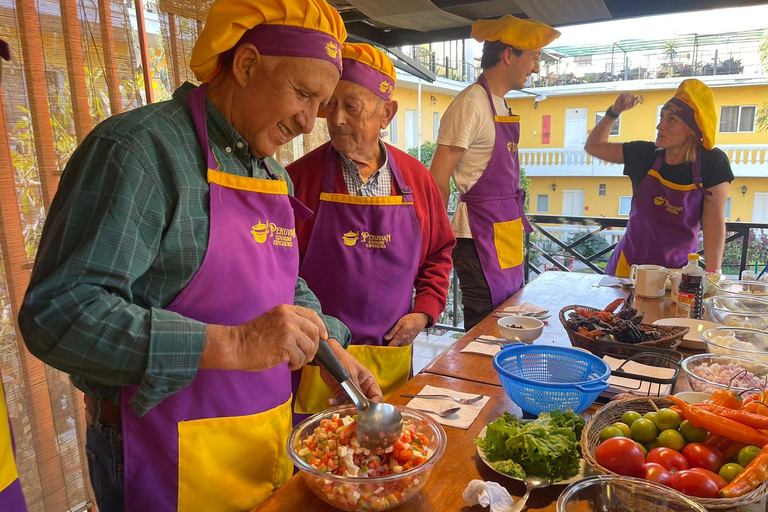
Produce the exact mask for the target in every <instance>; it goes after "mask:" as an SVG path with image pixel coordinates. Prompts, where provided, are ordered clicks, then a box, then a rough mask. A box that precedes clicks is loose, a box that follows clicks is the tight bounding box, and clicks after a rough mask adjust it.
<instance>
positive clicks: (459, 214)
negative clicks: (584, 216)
mask: <svg viewBox="0 0 768 512" xmlns="http://www.w3.org/2000/svg"><path fill="white" fill-rule="evenodd" d="M559 35H560V33H559V32H558V31H557V30H555V29H553V28H552V27H550V26H548V25H545V24H544V23H541V22H538V21H535V20H521V19H518V18H515V17H514V16H511V15H507V16H504V17H502V18H500V19H498V20H480V21H477V22H475V23H474V24H473V26H472V37H473V38H475V39H476V40H478V41H481V42H484V45H483V56H482V60H481V67H482V69H483V73H482V75H481V77H480V79H479V80H478V82H477V83H475V84H472V85H470V86H469V87H467V88H466V89H464V90H463V91H462V92H461V93H459V94H458V95H457V96H456V98H455V99H454V100H453V102H452V103H451V105H449V107H448V109H447V110H446V112H445V114H444V115H443V118H442V119H441V121H440V132H439V135H438V138H437V149H436V150H435V154H434V157H433V159H432V164H431V166H430V172H431V173H432V175H433V176H434V177H435V180H436V181H437V185H438V187H439V188H440V192H441V194H442V196H443V201H444V202H445V203H446V206H447V204H448V198H449V195H450V178H451V177H453V180H454V183H455V184H456V188H457V189H458V191H459V193H460V194H461V198H460V202H459V205H458V207H457V209H456V213H455V214H454V217H453V232H454V234H455V235H456V238H457V241H458V244H457V246H456V248H455V249H454V250H453V262H454V269H455V271H456V273H457V275H458V277H459V281H460V285H461V291H462V306H463V308H464V326H465V328H467V329H471V328H472V327H474V326H475V325H476V324H477V323H478V322H479V321H480V320H482V319H483V318H484V317H486V316H487V315H488V314H490V313H491V312H492V311H493V309H494V308H495V307H498V306H499V305H500V304H501V302H503V301H504V300H505V299H506V298H508V297H509V296H510V295H512V294H513V293H515V292H516V291H517V290H518V289H519V288H520V286H521V285H522V233H523V230H524V229H528V228H529V226H528V224H527V221H526V220H525V214H524V213H523V211H522V210H523V208H522V201H524V197H525V196H524V193H523V192H522V191H520V190H519V186H520V174H519V161H518V158H517V143H518V141H519V134H520V132H519V124H518V121H519V119H518V117H517V116H514V115H513V114H512V111H511V109H510V108H509V107H507V105H506V103H505V102H504V95H506V94H507V93H508V92H509V91H511V90H513V89H522V88H523V87H524V86H525V83H526V80H527V79H528V77H530V76H531V74H532V73H538V72H539V59H540V58H541V49H542V48H543V47H544V46H546V45H548V44H549V43H551V42H552V41H554V40H555V39H556V38H557V37H558V36H559ZM483 176H485V179H483V181H482V182H480V183H481V184H479V185H478V186H477V187H475V185H476V184H478V181H479V180H480V178H481V177H483ZM473 189H474V190H473ZM521 198H522V201H521ZM470 225H471V226H472V227H471V228H470Z"/></svg>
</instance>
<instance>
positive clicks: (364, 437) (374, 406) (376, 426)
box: [315, 340, 403, 450]
mask: <svg viewBox="0 0 768 512" xmlns="http://www.w3.org/2000/svg"><path fill="white" fill-rule="evenodd" d="M315 358H316V359H317V361H318V362H320V364H322V365H323V367H324V368H325V369H326V370H328V372H329V373H330V374H331V376H332V377H333V378H334V379H336V381H338V383H339V384H341V387H342V388H343V389H344V391H346V392H347V394H348V395H349V398H351V399H352V403H353V404H355V407H356V408H357V440H358V442H359V443H360V446H363V447H364V448H368V449H369V450H375V449H377V448H388V447H390V446H392V445H393V444H395V441H397V439H398V438H399V437H400V434H401V433H402V431H403V415H402V414H400V411H398V410H397V408H396V407H395V406H394V405H390V404H382V403H376V402H371V401H370V400H368V398H366V396H365V395H364V394H363V393H362V391H360V388H358V387H357V384H355V383H354V382H353V381H352V379H350V378H349V374H348V373H347V371H346V370H345V369H344V367H343V366H341V363H340V362H339V359H338V358H337V357H336V354H334V353H333V351H332V350H331V347H330V346H328V343H327V342H326V341H325V340H320V345H319V346H318V347H317V355H316V356H315Z"/></svg>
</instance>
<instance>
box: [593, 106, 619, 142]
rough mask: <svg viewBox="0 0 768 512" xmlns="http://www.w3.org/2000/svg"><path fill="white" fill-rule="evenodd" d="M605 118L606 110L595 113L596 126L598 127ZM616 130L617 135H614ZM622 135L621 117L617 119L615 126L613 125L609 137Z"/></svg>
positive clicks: (614, 122)
mask: <svg viewBox="0 0 768 512" xmlns="http://www.w3.org/2000/svg"><path fill="white" fill-rule="evenodd" d="M604 117H605V110H603V111H602V112H595V126H597V123H599V122H600V120H601V119H602V118H604ZM614 128H616V133H613V129H614ZM619 135H621V116H619V117H617V118H616V119H615V120H614V121H613V124H612V125H611V131H610V132H608V136H609V137H618V136H619Z"/></svg>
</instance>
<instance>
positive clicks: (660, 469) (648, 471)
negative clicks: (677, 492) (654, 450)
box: [640, 462, 672, 485]
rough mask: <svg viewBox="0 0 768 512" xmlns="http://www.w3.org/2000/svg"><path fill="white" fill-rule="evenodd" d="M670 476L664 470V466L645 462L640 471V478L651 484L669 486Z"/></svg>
mask: <svg viewBox="0 0 768 512" xmlns="http://www.w3.org/2000/svg"><path fill="white" fill-rule="evenodd" d="M671 477H672V474H671V473H670V472H669V471H667V470H666V469H664V466H662V465H661V464H657V463H655V462H646V463H645V464H643V469H642V470H641V471H640V478H645V479H646V480H649V481H651V482H656V483H657V484H661V485H669V480H670V478H671Z"/></svg>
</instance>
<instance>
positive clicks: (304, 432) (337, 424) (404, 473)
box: [288, 405, 446, 511]
mask: <svg viewBox="0 0 768 512" xmlns="http://www.w3.org/2000/svg"><path fill="white" fill-rule="evenodd" d="M397 407H398V409H399V410H400V412H401V413H402V415H403V431H402V433H401V435H400V438H399V439H398V440H397V441H396V442H395V444H394V445H393V446H390V447H388V448H385V449H380V450H368V449H366V448H363V447H362V446H360V444H359V443H358V440H357V432H356V430H357V428H356V427H357V416H356V411H355V408H354V407H353V406H350V405H343V406H339V407H334V408H331V409H328V410H326V411H323V412H321V413H318V414H316V415H314V416H312V417H310V418H308V419H306V420H305V421H303V422H302V423H300V424H299V425H297V426H296V427H294V429H293V432H292V433H291V436H290V438H289V440H288V454H289V455H290V457H291V459H292V461H293V463H294V464H295V465H296V467H298V468H299V470H301V473H302V475H303V477H304V479H305V481H306V482H307V485H309V488H310V489H312V491H313V492H314V493H315V494H316V495H317V496H318V497H319V498H320V499H322V500H323V501H325V502H326V503H328V504H330V505H333V506H334V507H337V508H340V509H342V510H350V511H369V510H387V509H390V508H393V507H396V506H398V505H401V504H402V503H404V502H406V501H407V500H409V499H410V498H412V497H413V496H415V495H416V494H417V493H418V492H419V490H420V489H421V487H422V486H423V485H424V483H425V482H426V480H427V478H428V477H429V475H430V474H431V472H432V468H433V466H434V464H435V463H436V462H437V461H438V459H439V458H440V457H441V456H442V454H443V452H444V451H445V445H446V435H445V431H444V430H443V428H442V427H441V426H440V424H439V423H437V422H436V421H435V420H433V419H432V418H431V417H429V416H428V415H426V414H421V413H420V412H418V411H415V410H413V409H408V408H407V407H401V406H397Z"/></svg>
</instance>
